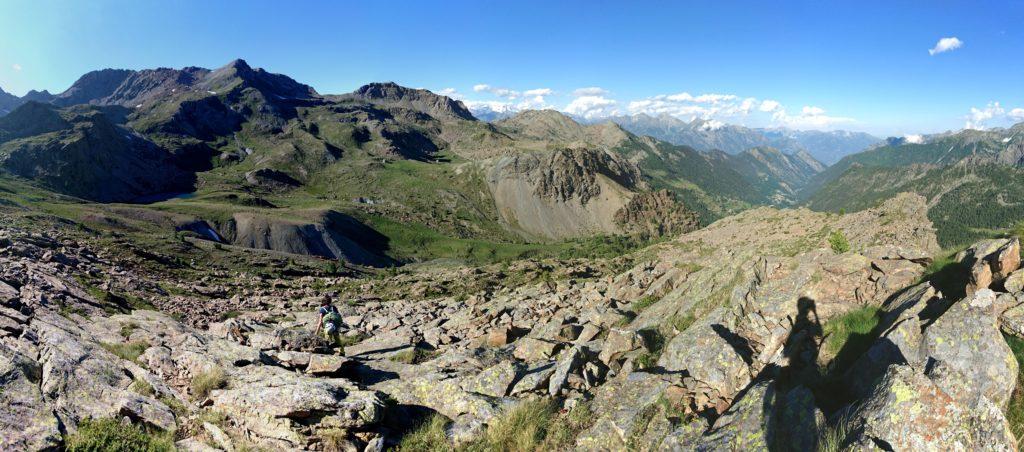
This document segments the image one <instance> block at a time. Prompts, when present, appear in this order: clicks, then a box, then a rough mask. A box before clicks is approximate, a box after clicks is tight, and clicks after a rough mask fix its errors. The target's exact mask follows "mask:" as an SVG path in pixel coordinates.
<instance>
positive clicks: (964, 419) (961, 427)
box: [844, 365, 1017, 451]
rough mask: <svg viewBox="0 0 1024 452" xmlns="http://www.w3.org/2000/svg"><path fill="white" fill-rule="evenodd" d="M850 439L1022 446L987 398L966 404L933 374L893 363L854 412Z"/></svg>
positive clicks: (897, 444)
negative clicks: (1018, 444)
mask: <svg viewBox="0 0 1024 452" xmlns="http://www.w3.org/2000/svg"><path fill="white" fill-rule="evenodd" d="M849 431H850V432H852V434H850V435H849V436H848V437H847V438H846V440H845V441H844V443H846V444H859V445H863V446H869V445H876V446H879V445H881V447H882V448H885V449H888V450H914V451H948V450H982V449H983V450H1002V451H1012V450H1016V447H1017V445H1016V440H1015V438H1014V436H1013V433H1012V432H1011V431H1010V428H1009V424H1008V423H1007V422H1006V419H1005V418H1004V417H1003V416H1002V413H1001V412H999V409H998V408H996V407H995V405H994V404H993V403H992V402H990V401H988V399H987V398H985V397H982V398H981V399H979V401H978V402H977V403H976V404H974V405H973V406H965V405H963V404H960V403H958V402H957V401H956V400H955V399H954V398H953V397H950V396H949V395H948V394H946V392H944V391H943V390H942V389H941V388H939V386H937V385H936V384H934V383H933V382H932V381H931V380H930V379H929V378H928V377H926V376H925V375H924V374H922V373H921V372H919V371H917V370H915V369H914V368H912V367H910V366H906V365H893V366H891V367H890V368H889V370H888V371H887V372H886V374H885V375H884V377H883V378H882V379H881V381H880V382H879V384H878V385H877V386H876V387H875V388H874V390H873V391H872V394H871V395H870V396H869V397H868V398H867V399H865V400H864V401H863V402H862V403H861V404H860V405H859V406H858V408H857V409H856V410H855V411H854V412H853V414H852V415H851V420H850V428H849Z"/></svg>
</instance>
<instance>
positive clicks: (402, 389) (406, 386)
mask: <svg viewBox="0 0 1024 452" xmlns="http://www.w3.org/2000/svg"><path fill="white" fill-rule="evenodd" d="M377 387H378V388H379V389H380V390H381V391H384V392H386V393H387V394H389V395H391V396H392V397H394V398H395V399H396V400H397V401H398V402H399V403H402V404H409V405H418V406H424V407H427V408H430V409H432V410H434V411H437V412H438V413H441V414H443V415H444V416H446V417H448V418H449V419H459V418H462V419H464V420H472V421H473V422H474V423H478V424H486V423H487V422H488V421H490V420H491V419H493V418H494V417H495V416H497V415H498V414H499V413H500V412H501V405H502V402H501V400H500V399H496V398H494V397H489V396H485V395H482V394H476V393H472V392H469V391H466V390H465V389H462V385H461V382H460V381H459V379H458V378H451V377H450V376H448V375H445V374H439V373H427V374H421V375H416V376H414V377H411V378H404V379H400V380H399V379H395V380H389V381H387V382H385V383H383V384H381V385H378V386H377Z"/></svg>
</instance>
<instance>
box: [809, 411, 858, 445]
mask: <svg viewBox="0 0 1024 452" xmlns="http://www.w3.org/2000/svg"><path fill="white" fill-rule="evenodd" d="M849 434H850V420H849V419H848V417H847V415H843V416H840V417H839V419H837V420H836V422H835V424H827V425H823V426H821V427H820V428H819V429H818V444H817V447H815V451H816V452H840V451H842V450H846V449H845V448H844V444H843V443H844V442H845V441H846V437H847V436H849Z"/></svg>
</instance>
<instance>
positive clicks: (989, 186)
mask: <svg viewBox="0 0 1024 452" xmlns="http://www.w3.org/2000/svg"><path fill="white" fill-rule="evenodd" d="M1022 165H1024V124H1017V125H1015V126H1013V127H1011V128H1006V129H1004V128H998V129H990V130H969V129H968V130H962V131H960V132H954V133H945V134H939V135H934V136H929V137H926V138H925V139H924V140H923V141H922V142H919V143H917V142H908V141H906V140H890V141H889V142H888V143H887V144H886V145H884V146H879V147H876V148H873V149H870V150H867V151H865V152H861V153H858V154H854V155H850V156H847V157H845V158H843V159H842V160H840V161H839V162H838V163H836V164H835V165H832V166H831V167H829V168H828V169H826V170H825V171H823V172H821V173H819V174H817V175H815V176H814V177H813V178H812V180H811V181H809V182H808V184H807V185H806V186H805V188H804V191H803V193H802V194H801V198H802V199H804V200H806V204H807V205H808V206H809V207H811V208H813V209H819V210H832V211H838V210H845V211H853V210H859V209H863V208H865V207H869V206H872V205H876V204H878V203H879V202H882V201H883V200H884V199H887V198H889V197H891V196H893V195H894V194H895V193H900V192H914V193H918V194H921V195H923V196H925V197H926V198H927V199H928V206H929V218H930V219H931V220H932V221H933V222H934V223H935V225H936V226H937V228H938V238H939V243H940V244H942V245H943V246H947V247H949V246H955V245H960V244H964V243H968V242H970V241H972V240H976V239H978V238H979V237H984V236H986V235H987V234H991V233H992V231H994V230H1000V229H1004V228H1008V227H1012V226H1014V225H1015V224H1016V223H1017V222H1018V221H1020V219H1021V218H1024V207H1022V206H1024V184H1022V183H1021V181H1022V180H1024V170H1022V169H1021V167H1022Z"/></svg>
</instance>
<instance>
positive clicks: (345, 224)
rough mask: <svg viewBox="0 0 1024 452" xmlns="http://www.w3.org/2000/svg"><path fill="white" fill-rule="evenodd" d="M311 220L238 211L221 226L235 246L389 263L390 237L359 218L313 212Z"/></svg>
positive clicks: (346, 260)
mask: <svg viewBox="0 0 1024 452" xmlns="http://www.w3.org/2000/svg"><path fill="white" fill-rule="evenodd" d="M310 216H311V217H312V219H311V220H309V221H306V222H303V221H300V220H296V219H284V218H276V217H273V216H268V215H259V214H253V213H237V214H235V215H234V216H233V218H232V219H231V220H230V221H228V222H226V223H223V224H220V225H218V226H217V231H218V232H219V235H220V236H221V237H223V238H224V240H226V241H227V242H229V243H232V244H234V245H238V246H242V247H246V248H256V249H263V250H272V251H278V252H282V253H288V254H301V255H308V256H320V257H325V258H329V259H338V260H343V261H345V262H352V263H355V264H359V265H371V266H386V265H390V264H391V260H390V259H388V258H387V257H386V256H385V255H384V251H385V250H387V238H386V237H384V236H382V235H380V233H378V232H377V231H375V230H373V229H371V228H370V227H368V226H365V225H363V224H362V223H360V222H359V221H357V220H356V219H354V218H352V217H349V216H347V215H344V214H341V213H338V212H334V211H323V212H311V213H310Z"/></svg>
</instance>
